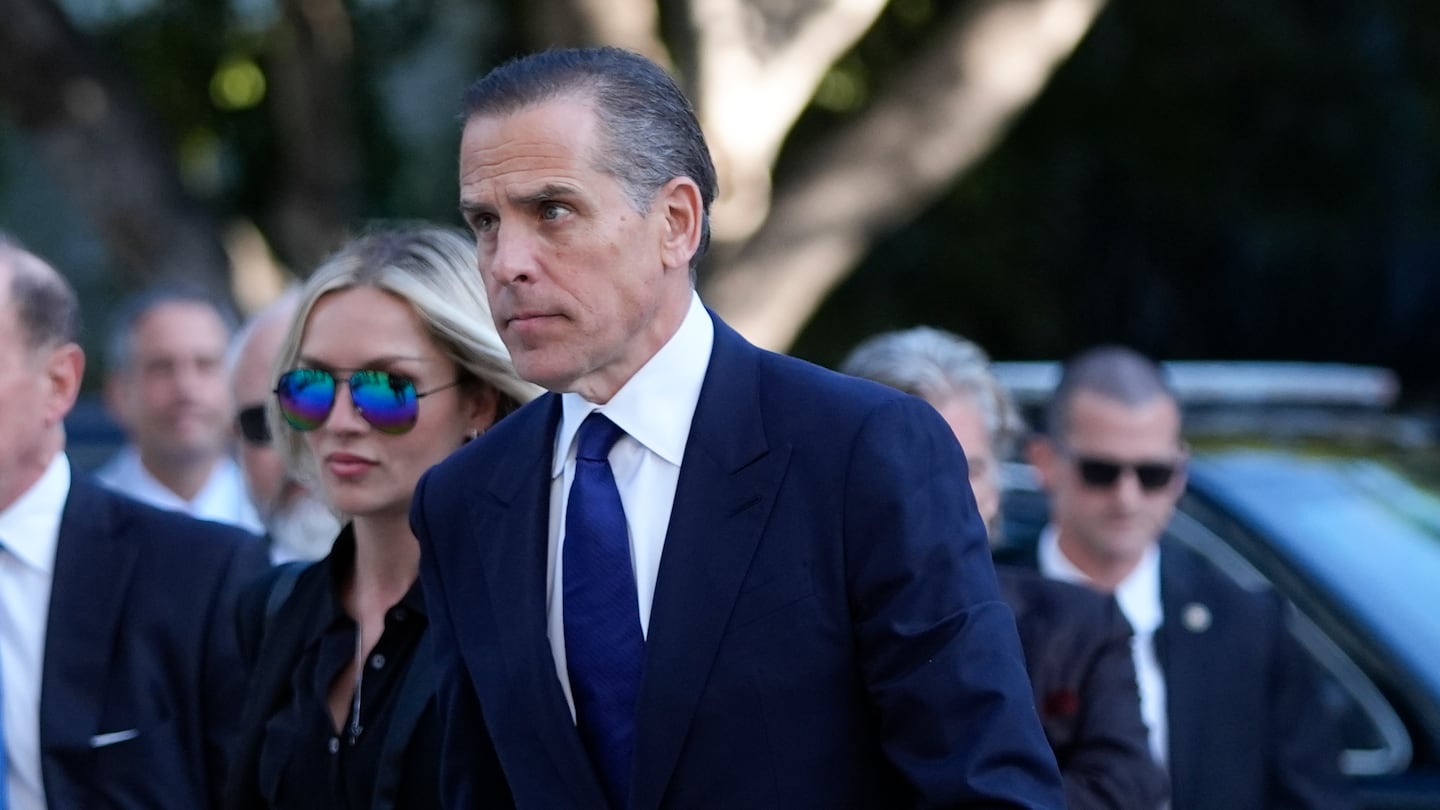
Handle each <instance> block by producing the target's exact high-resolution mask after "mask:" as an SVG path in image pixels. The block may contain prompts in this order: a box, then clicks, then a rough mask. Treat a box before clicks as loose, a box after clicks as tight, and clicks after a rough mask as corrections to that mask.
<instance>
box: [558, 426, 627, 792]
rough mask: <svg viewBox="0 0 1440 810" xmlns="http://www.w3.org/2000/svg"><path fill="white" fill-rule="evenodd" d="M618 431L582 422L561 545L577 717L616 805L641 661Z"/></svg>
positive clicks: (624, 789) (568, 653) (569, 665)
mask: <svg viewBox="0 0 1440 810" xmlns="http://www.w3.org/2000/svg"><path fill="white" fill-rule="evenodd" d="M622 435H624V431H622V430H620V428H618V427H616V426H615V423H613V422H611V421H610V420H609V419H607V418H606V417H605V416H603V415H602V414H600V413H598V412H597V413H591V414H590V415H589V416H588V417H586V418H585V422H584V423H583V424H581V425H580V433H579V440H578V443H579V447H578V448H577V450H576V454H575V480H574V482H573V483H572V484H571V485H570V501H569V504H568V506H567V507H566V511H565V549H564V580H565V609H564V613H565V659H566V668H567V669H568V670H569V674H570V692H571V695H572V697H574V699H575V723H576V726H577V727H578V729H579V731H580V739H581V740H582V741H583V742H584V743H585V749H586V751H588V752H589V754H590V761H591V762H592V763H593V764H594V766H595V768H596V771H597V773H598V775H599V777H600V782H601V784H602V785H603V786H604V788H605V795H606V797H607V798H609V800H610V806H611V807H613V808H617V810H619V809H620V808H624V807H627V806H628V805H629V803H630V783H631V779H632V774H633V771H634V768H635V703H636V700H637V699H638V697H639V695H640V674H641V671H642V669H643V667H644V663H645V637H644V635H643V634H642V633H641V632H640V608H639V602H638V599H637V597H636V593H635V571H634V569H633V568H632V567H631V565H630V533H629V531H628V530H627V528H626V523H625V508H624V507H623V506H622V505H621V503H620V490H619V489H618V488H616V486H615V474H614V473H613V472H612V471H611V470H610V460H609V455H610V448H611V447H613V446H614V445H615V442H616V441H618V440H619V438H620V437H621V436H622Z"/></svg>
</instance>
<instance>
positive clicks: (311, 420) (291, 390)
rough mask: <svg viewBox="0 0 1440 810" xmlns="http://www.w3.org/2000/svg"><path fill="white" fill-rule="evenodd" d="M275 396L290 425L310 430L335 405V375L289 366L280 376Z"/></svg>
mask: <svg viewBox="0 0 1440 810" xmlns="http://www.w3.org/2000/svg"><path fill="white" fill-rule="evenodd" d="M275 395H276V397H277V399H278V401H279V403H280V415H281V416H283V417H285V421H286V422H288V423H289V424H290V427H293V428H295V429H296V430H314V429H315V428H318V427H320V426H321V425H322V424H324V423H325V417H327V416H329V415H330V409H331V408H333V407H334V406H335V377H334V376H333V375H332V374H331V373H330V372H328V371H325V370H324V369H319V368H297V369H292V370H290V371H287V372H285V373H284V374H281V375H280V381H279V383H278V384H277V385H276V386H275Z"/></svg>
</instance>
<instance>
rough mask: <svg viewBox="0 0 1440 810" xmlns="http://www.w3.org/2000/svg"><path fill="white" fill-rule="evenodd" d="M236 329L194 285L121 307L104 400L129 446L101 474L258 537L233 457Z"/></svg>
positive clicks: (156, 500)
mask: <svg viewBox="0 0 1440 810" xmlns="http://www.w3.org/2000/svg"><path fill="white" fill-rule="evenodd" d="M231 329H232V322H231V320H230V319H229V317H228V316H227V314H226V312H225V310H224V309H223V308H222V306H221V305H219V304H218V303H217V302H215V301H214V300H213V299H211V298H209V297H208V296H206V295H205V294H204V293H202V292H200V291H198V290H194V289H189V288H184V287H157V288H153V289H150V290H147V291H144V292H142V293H139V294H138V295H136V296H135V297H133V298H131V299H129V300H127V301H126V302H125V303H124V304H122V305H121V307H120V309H119V312H118V315H117V317H116V319H115V323H114V325H113V328H112V329H111V334H110V341H109V345H108V346H107V357H106V361H107V363H108V366H109V367H108V369H107V377H106V381H105V404H106V407H107V408H108V409H109V410H110V413H111V414H112V415H113V416H114V418H115V420H116V421H117V422H118V423H119V424H120V426H121V427H122V428H123V429H124V430H125V435H126V439H127V441H128V442H129V444H127V445H126V446H125V447H124V448H123V449H121V451H120V452H119V453H118V454H117V455H116V456H115V458H113V459H111V460H110V462H108V463H107V464H106V465H105V466H104V467H102V468H101V469H100V470H99V471H98V473H97V474H98V475H99V477H100V480H101V481H103V482H104V483H105V484H107V485H108V486H110V487H112V488H114V489H116V490H117V491H119V492H122V493H124V494H126V495H129V496H131V497H133V498H136V499H138V500H141V501H144V502H146V503H150V504H153V505H155V506H159V507H161V508H164V509H172V510H176V511H181V512H186V513H188V514H192V515H195V516H196V517H201V518H205V519H207V520H217V521H220V522H222V523H229V524H231V525H234V526H239V527H241V528H243V529H245V530H247V531H250V532H254V533H256V534H259V533H260V532H262V531H263V530H264V527H263V526H262V524H261V522H260V516H259V515H257V514H256V513H255V508H254V507H253V506H251V504H250V498H249V495H248V494H247V493H246V491H245V481H244V478H243V477H242V476H241V474H240V467H239V465H237V464H236V463H235V460H234V459H233V458H231V457H230V424H231V420H233V419H234V418H235V410H234V403H233V401H232V400H231V398H230V390H229V388H228V387H227V386H226V384H225V348H226V345H227V344H228V342H229V339H230V332H231Z"/></svg>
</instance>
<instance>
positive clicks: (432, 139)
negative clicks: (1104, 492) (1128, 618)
mask: <svg viewBox="0 0 1440 810" xmlns="http://www.w3.org/2000/svg"><path fill="white" fill-rule="evenodd" d="M0 10H3V12H4V13H3V19H4V20H5V24H4V25H3V26H0V227H3V228H5V229H7V230H9V231H11V232H13V233H14V234H16V235H17V236H18V237H19V238H20V239H21V240H23V241H25V242H26V243H28V244H29V245H30V246H31V247H32V248H33V249H35V250H36V251H38V252H40V253H41V254H43V255H45V256H47V257H49V258H50V259H52V260H53V262H54V263H55V264H56V265H57V266H58V267H59V268H61V269H62V271H63V272H65V273H67V274H68V275H69V276H70V277H71V278H72V279H73V280H74V282H75V283H76V285H77V286H78V287H79V288H80V289H81V291H82V295H83V296H84V299H85V309H86V314H87V318H88V324H89V328H88V330H87V341H88V342H90V345H89V346H88V347H87V348H90V349H91V352H90V354H91V358H92V361H91V362H92V368H91V369H90V379H91V380H92V384H93V381H94V380H96V379H98V376H97V375H98V374H99V373H100V372H101V371H102V370H101V369H100V368H99V366H98V363H99V353H98V352H97V351H95V350H96V349H97V348H98V343H99V340H100V337H101V335H102V334H103V332H104V327H105V324H106V321H107V316H108V312H107V308H108V306H109V305H110V304H111V303H112V302H113V301H114V300H115V298H116V297H117V295H118V294H120V293H123V292H125V291H127V290H129V289H132V288H134V287H136V286H138V285H141V284H143V283H146V282H150V281H154V280H158V279H162V278H166V277H171V276H183V277H186V278H190V279H194V280H199V281H201V282H203V283H205V284H207V285H210V286H211V287H212V288H213V289H216V290H219V291H222V292H223V293H224V294H225V295H227V296H229V297H230V298H231V300H234V301H235V302H236V304H237V307H238V308H239V309H240V310H241V311H242V312H244V311H247V310H250V309H253V308H255V307H257V306H258V305H260V304H262V303H264V301H266V300H268V298H269V297H270V296H272V295H273V294H274V293H275V291H276V290H278V289H279V288H280V287H281V286H282V285H283V284H284V283H285V281H286V280H287V279H289V278H292V277H294V276H303V275H304V274H305V273H306V272H308V270H309V269H310V268H312V267H313V266H314V265H315V264H316V263H317V262H318V261H319V260H320V259H321V258H322V257H323V256H325V255H326V254H327V253H328V252H329V251H330V250H332V249H333V248H334V247H335V246H336V245H337V244H338V243H339V242H340V240H341V239H343V238H344V236H345V235H346V234H347V233H349V232H351V231H352V230H353V229H354V228H356V227H360V226H362V225H363V223H364V222H365V221H367V220H371V219H376V218H395V217H400V218H423V219H431V220H438V221H441V222H447V223H451V224H455V225H459V224H460V220H459V218H458V216H457V214H456V212H455V209H456V205H455V196H456V191H455V152H456V144H457V141H458V133H459V124H458V121H457V119H456V113H457V106H458V98H459V96H460V94H461V92H462V90H463V88H464V87H465V85H466V84H467V83H468V82H469V81H470V80H471V79H473V78H474V77H475V76H476V75H478V74H479V73H481V72H483V71H484V70H485V69H486V68H487V67H489V66H491V65H494V64H496V63H497V62H498V61H500V60H503V59H505V58H507V57H509V56H512V55H514V54H517V53H520V52H523V51H526V50H531V49H534V48H538V47H543V46H545V45H550V44H581V43H600V42H603V43H613V44H618V45H622V46H625V47H630V48H635V49H638V50H640V51H642V52H644V53H647V54H649V55H651V56H653V57H655V58H657V59H659V60H661V61H663V62H664V63H666V64H667V65H669V66H671V67H672V68H673V70H674V72H675V73H676V75H677V76H678V77H680V79H681V81H682V83H683V85H684V86H685V88H686V89H687V91H688V92H689V93H690V95H691V96H692V98H694V99H695V101H696V105H697V110H698V112H699V113H700V115H701V118H702V121H703V122H704V125H705V127H706V130H707V134H708V136H709V138H710V139H711V144H712V148H713V150H714V152H715V156H716V159H717V162H718V164H719V166H720V169H721V173H722V190H723V195H724V196H723V198H722V200H720V202H719V203H718V204H717V206H716V210H715V229H716V249H715V250H714V252H713V254H712V256H711V258H710V260H709V261H708V262H707V266H706V267H705V269H704V271H703V277H702V280H701V281H702V293H703V295H704V296H705V298H706V300H707V301H708V302H710V303H711V305H712V306H714V307H716V308H717V309H718V310H719V311H720V312H721V314H722V315H723V316H725V317H726V318H727V319H729V320H730V321H731V322H732V323H734V324H735V325H737V327H738V328H740V329H741V331H742V332H744V333H746V334H747V335H748V336H750V337H751V338H752V339H753V340H755V341H757V342H759V343H762V344H764V345H767V346H770V347H772V348H776V349H779V350H786V351H791V352H793V353H795V354H797V355H800V356H802V357H806V358H808V359H812V360H815V361H817V362H820V363H823V364H827V365H833V364H834V363H835V362H837V361H838V360H839V358H840V357H842V356H843V355H844V354H845V353H846V352H847V351H848V350H849V349H850V348H851V347H852V346H853V345H854V344H855V343H856V342H858V341H859V340H860V339H861V338H863V337H864V336H866V335H868V334H871V333H873V332H876V331H879V330H883V329H889V328H896V327H902V326H909V325H912V324H916V323H927V324H933V325H936V326H940V327H944V328H947V329H951V330H953V331H956V332H959V333H961V334H964V335H966V336H968V337H971V338H973V339H975V340H977V341H978V342H980V343H981V344H982V345H984V346H986V347H987V348H988V349H989V350H990V351H991V353H992V354H993V355H995V356H996V357H999V358H1006V359H1020V360H1023V359H1037V358H1055V357H1062V356H1065V355H1068V354H1070V353H1072V352H1074V351H1075V350H1077V349H1079V348H1082V347H1084V346H1086V345H1089V344H1092V343H1095V342H1098V341H1123V342H1126V343H1129V344H1131V345H1134V346H1136V347H1138V348H1140V349H1142V350H1145V351H1147V352H1150V353H1152V354H1155V355H1157V356H1159V357H1163V358H1170V359H1196V358H1205V359H1278V360H1325V361H1341V362H1350V363H1365V364H1374V365H1379V366H1384V367H1387V368H1391V369H1394V370H1395V371H1396V372H1398V374H1399V375H1400V380H1401V382H1402V388H1401V390H1402V396H1404V397H1405V399H1406V401H1407V402H1408V403H1410V404H1415V405H1420V406H1425V407H1428V406H1429V405H1430V404H1431V403H1432V402H1433V401H1434V400H1435V399H1436V398H1437V394H1440V363H1437V362H1436V359H1437V358H1440V329H1436V328H1434V324H1436V323H1437V322H1440V272H1437V270H1440V193H1437V187H1440V186H1437V180H1440V4H1436V3H1434V2H1433V1H1432V0H1370V2H1364V3H1357V2H1341V0H1306V1H1305V2H1299V0H1271V2H1266V3H1253V2H1246V1H1244V0H1211V2H1205V3H1181V2H1167V1H1166V0H891V2H884V1H883V0H708V1H707V0H659V2H656V1H655V0H349V2H342V0H0Z"/></svg>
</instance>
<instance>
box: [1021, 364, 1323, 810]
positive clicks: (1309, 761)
mask: <svg viewBox="0 0 1440 810" xmlns="http://www.w3.org/2000/svg"><path fill="white" fill-rule="evenodd" d="M1046 422H1047V435H1046V436H1045V437H1044V438H1043V439H1041V440H1039V441H1036V442H1034V443H1033V444H1032V445H1031V460H1032V461H1033V463H1034V464H1035V468H1036V470H1037V472H1038V473H1039V476H1040V482H1041V485H1042V486H1043V487H1044V489H1045V491H1046V493H1047V494H1048V495H1049V498H1050V518H1051V524H1050V525H1049V526H1047V527H1046V528H1045V530H1044V532H1043V533H1042V534H1041V537H1040V541H1039V544H1038V547H1035V548H1033V549H1032V550H1029V551H1027V552H1024V553H1023V554H1021V555H1019V557H1020V558H1021V559H1023V560H1024V561H1025V562H1028V563H1029V564H1031V565H1038V567H1039V570H1040V572H1041V573H1043V574H1044V575H1045V576H1047V577H1051V578H1055V579H1061V580H1066V581H1070V582H1075V583H1079V584H1083V585H1088V586H1090V587H1093V588H1095V589H1097V590H1099V591H1102V592H1105V593H1113V594H1115V596H1116V598H1117V599H1118V600H1119V602H1120V607H1121V609H1122V610H1124V611H1125V616H1126V618H1127V619H1129V621H1130V624H1131V625H1132V626H1133V627H1134V629H1135V634H1136V638H1135V645H1134V658H1135V669H1136V673H1137V675H1138V676H1139V682H1140V697H1141V705H1142V708H1143V711H1144V717H1145V723H1146V725H1147V726H1148V727H1149V729H1150V749H1151V753H1152V755H1153V756H1154V757H1155V759H1156V761H1157V762H1159V763H1161V764H1162V765H1164V766H1166V767H1167V768H1168V770H1169V772H1170V778H1171V795H1172V801H1171V806H1172V807H1173V808H1174V810H1211V809H1212V808H1213V810H1229V809H1230V808H1239V807H1247V808H1248V807H1254V808H1262V807H1263V808H1271V807H1305V808H1340V807H1349V806H1350V802H1349V801H1348V799H1347V798H1346V793H1345V790H1344V782H1343V780H1341V779H1340V777H1339V771H1338V764H1339V744H1338V739H1337V734H1336V731H1335V728H1334V726H1333V724H1332V723H1331V720H1330V718H1329V717H1327V716H1326V713H1325V711H1324V704H1323V702H1322V701H1321V700H1320V699H1319V696H1318V694H1317V689H1316V684H1315V682H1314V674H1313V672H1312V671H1311V669H1310V665H1309V661H1308V660H1306V658H1305V657H1304V655H1303V653H1302V652H1301V651H1300V649H1299V648H1298V646H1297V645H1296V643H1295V641H1294V639H1293V637H1292V636H1291V634H1290V632H1289V630H1288V629H1287V627H1286V622H1285V610H1286V608H1285V605H1284V604H1283V602H1282V601H1281V600H1280V598H1279V597H1278V596H1277V595H1276V594H1274V593H1271V592H1268V591H1267V592H1260V593H1256V592H1251V591H1248V590H1245V589H1243V588H1241V587H1240V586H1239V585H1237V584H1236V583H1235V582H1234V581H1233V580H1231V579H1229V578H1228V577H1226V576H1225V575H1224V574H1223V573H1221V572H1220V571H1219V570H1218V569H1216V568H1214V567H1213V566H1211V565H1210V564H1209V563H1208V562H1207V561H1205V560H1204V559H1203V558H1201V557H1200V556H1199V555H1197V554H1195V553H1194V552H1192V551H1190V550H1189V549H1187V548H1185V547H1184V546H1181V545H1178V544H1176V543H1173V542H1170V541H1167V540H1162V537H1163V535H1164V533H1165V529H1166V526H1167V525H1168V523H1169V521H1170V516H1171V514H1172V513H1173V512H1174V509H1175V503H1176V501H1177V500H1178V499H1179V497H1180V495H1181V493H1183V492H1184V490H1185V480H1186V473H1185V468H1186V463H1187V460H1188V453H1187V450H1186V447H1185V444H1184V442H1183V441H1182V440H1181V437H1180V406H1179V403H1178V401H1177V399H1176V397H1175V395H1174V393H1173V392H1172V391H1171V390H1170V388H1169V385H1168V384H1167V382H1166V381H1165V378H1164V376H1163V375H1162V372H1161V369H1160V367H1159V366H1158V365H1157V364H1155V363H1154V362H1152V361H1151V360H1149V359H1148V358H1145V357H1143V356H1142V355H1140V354H1138V353H1137V352H1134V351H1132V350H1130V349H1126V348H1123V347H1118V346H1106V347H1100V348H1096V349H1092V350H1090V351H1087V352H1084V353H1082V354H1080V355H1079V356H1077V357H1075V358H1074V359H1072V360H1070V361H1069V362H1068V363H1066V364H1065V367H1064V370H1063V372H1062V374H1061V378H1060V382H1059V385H1058V386H1057V388H1056V390H1055V393H1054V395H1053V397H1052V400H1051V402H1050V405H1049V408H1048V409H1047V412H1046Z"/></svg>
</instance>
